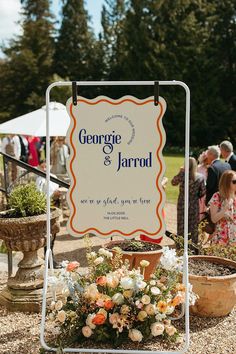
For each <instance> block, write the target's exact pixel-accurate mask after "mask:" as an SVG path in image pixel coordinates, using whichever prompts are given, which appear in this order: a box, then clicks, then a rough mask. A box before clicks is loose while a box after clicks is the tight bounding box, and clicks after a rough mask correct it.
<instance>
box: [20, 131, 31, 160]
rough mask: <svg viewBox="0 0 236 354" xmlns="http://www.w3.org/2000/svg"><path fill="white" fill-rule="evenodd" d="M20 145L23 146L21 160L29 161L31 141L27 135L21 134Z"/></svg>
mask: <svg viewBox="0 0 236 354" xmlns="http://www.w3.org/2000/svg"><path fill="white" fill-rule="evenodd" d="M19 140H20V146H21V154H20V160H21V161H23V162H26V163H28V158H29V143H28V140H27V136H26V135H19Z"/></svg>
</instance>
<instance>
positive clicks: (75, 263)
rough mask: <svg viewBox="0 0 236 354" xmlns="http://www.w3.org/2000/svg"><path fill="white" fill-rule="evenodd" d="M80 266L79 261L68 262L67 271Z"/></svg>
mask: <svg viewBox="0 0 236 354" xmlns="http://www.w3.org/2000/svg"><path fill="white" fill-rule="evenodd" d="M79 266H80V264H79V262H76V261H74V262H70V263H69V264H67V266H66V270H67V272H73V271H74V270H75V269H77V268H78V267H79Z"/></svg>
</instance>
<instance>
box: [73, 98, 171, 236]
mask: <svg viewBox="0 0 236 354" xmlns="http://www.w3.org/2000/svg"><path fill="white" fill-rule="evenodd" d="M67 110H68V113H69V115H70V117H71V122H70V127H69V130H68V133H67V143H68V145H69V147H70V158H69V161H68V162H67V170H68V173H69V176H70V179H71V186H70V189H69V191H68V194H67V200H68V204H69V207H70V217H69V220H68V223H67V229H68V232H69V233H70V234H71V235H73V236H83V235H85V234H86V233H92V234H96V235H98V236H103V237H111V236H114V235H119V236H123V237H134V236H137V235H140V234H144V235H147V236H149V237H152V238H155V239H156V238H159V237H162V236H163V235H164V233H165V223H164V220H163V213H162V211H163V207H164V202H165V193H164V191H163V188H162V185H161V180H162V177H163V174H164V172H165V166H164V161H163V157H162V149H163V146H164V144H165V131H164V129H163V125H162V118H163V115H164V113H165V110H166V102H165V100H164V99H163V98H161V97H160V98H159V104H158V106H154V99H153V97H149V98H146V99H142V100H140V99H137V98H135V97H133V96H124V97H122V98H120V99H117V100H113V99H111V98H109V97H105V96H99V97H97V98H95V99H92V100H90V99H86V98H83V97H78V101H77V105H76V106H74V105H73V103H72V99H71V98H70V99H69V100H68V101H67Z"/></svg>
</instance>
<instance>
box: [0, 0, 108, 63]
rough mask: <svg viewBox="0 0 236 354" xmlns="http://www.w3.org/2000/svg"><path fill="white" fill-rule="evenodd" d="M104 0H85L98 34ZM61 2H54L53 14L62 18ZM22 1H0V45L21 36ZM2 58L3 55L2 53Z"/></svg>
mask: <svg viewBox="0 0 236 354" xmlns="http://www.w3.org/2000/svg"><path fill="white" fill-rule="evenodd" d="M103 3H104V0H85V7H86V8H87V10H88V12H89V15H90V16H91V25H92V27H93V28H94V31H95V33H96V34H98V33H99V31H100V30H101V24H100V17H101V8H102V4H103ZM60 8H61V0H52V12H53V13H54V15H55V16H56V17H58V18H59V17H60ZM20 10H21V4H20V0H0V43H1V44H2V43H3V41H4V42H5V43H7V40H9V39H11V38H12V37H13V36H14V35H15V34H19V31H20V26H19V25H18V24H17V23H16V22H17V21H19V19H20ZM0 56H1V53H0Z"/></svg>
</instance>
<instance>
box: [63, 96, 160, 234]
mask: <svg viewBox="0 0 236 354" xmlns="http://www.w3.org/2000/svg"><path fill="white" fill-rule="evenodd" d="M79 102H82V103H87V104H89V105H96V104H98V103H100V102H107V103H110V104H112V105H119V104H121V103H123V102H132V103H134V104H136V105H138V106H142V105H144V104H147V103H150V102H154V100H153V99H151V100H147V101H144V102H136V101H134V100H132V99H124V100H121V101H119V102H112V101H110V100H107V99H100V100H98V101H97V102H90V101H87V100H86V99H78V100H77V103H79ZM158 104H159V106H160V114H159V115H158V117H157V122H156V127H157V131H158V133H159V134H160V144H159V146H158V148H157V151H156V156H157V160H158V161H159V163H160V166H161V169H160V171H159V173H158V175H157V178H156V187H157V190H158V191H159V192H160V196H161V198H160V201H159V203H158V204H157V207H156V215H157V219H158V220H159V223H160V227H159V229H158V230H157V231H156V232H154V233H151V232H147V231H145V230H143V229H136V230H134V231H132V232H130V233H124V232H122V231H120V230H111V231H109V232H102V231H99V230H98V229H96V228H95V227H91V228H88V229H86V230H84V231H79V230H76V229H75V228H74V226H73V219H74V217H75V214H76V206H75V203H74V201H73V199H72V193H73V191H74V189H75V187H76V177H75V174H74V172H73V168H72V164H73V161H74V159H75V153H76V151H75V146H74V144H73V141H72V135H73V133H74V131H75V128H76V123H77V121H76V118H75V116H74V114H73V111H72V108H73V104H72V103H71V104H70V114H71V117H72V120H73V127H72V130H71V133H70V144H71V146H72V150H73V155H72V159H71V161H70V172H71V175H72V177H73V183H72V187H71V190H70V194H69V198H70V201H71V204H72V206H73V212H72V216H71V218H70V227H71V229H72V230H73V231H74V232H75V233H77V234H79V235H84V234H86V233H89V232H91V231H95V232H97V233H98V234H100V235H103V236H109V235H111V234H113V233H115V232H116V233H119V234H121V235H123V236H132V235H133V234H135V233H137V232H140V233H142V234H145V235H147V236H155V235H157V234H158V232H160V230H161V229H162V226H163V222H162V218H161V217H160V216H159V213H158V210H159V207H160V205H161V202H162V192H161V190H160V187H159V185H158V179H159V177H160V175H161V173H162V171H163V165H162V161H161V159H160V157H159V151H160V149H161V147H162V143H163V136H162V134H161V129H160V126H159V122H160V119H161V117H162V113H163V106H162V104H161V102H158ZM160 237H162V236H160Z"/></svg>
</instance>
